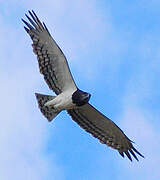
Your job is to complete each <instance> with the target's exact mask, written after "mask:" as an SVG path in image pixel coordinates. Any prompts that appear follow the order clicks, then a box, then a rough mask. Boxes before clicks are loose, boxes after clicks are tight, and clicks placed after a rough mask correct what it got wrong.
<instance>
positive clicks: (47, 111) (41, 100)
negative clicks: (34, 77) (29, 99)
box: [35, 93, 61, 121]
mask: <svg viewBox="0 0 160 180" xmlns="http://www.w3.org/2000/svg"><path fill="white" fill-rule="evenodd" d="M35 96H36V98H37V101H38V107H39V109H40V111H41V113H42V114H43V115H44V116H45V117H46V118H47V120H48V121H52V120H53V118H55V117H56V116H57V115H58V114H59V113H60V112H61V111H56V110H55V109H54V108H53V107H47V106H44V104H45V103H46V102H47V101H50V100H52V99H54V98H55V97H56V96H48V95H44V94H39V93H35Z"/></svg>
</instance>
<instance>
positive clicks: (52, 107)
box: [22, 10, 144, 161]
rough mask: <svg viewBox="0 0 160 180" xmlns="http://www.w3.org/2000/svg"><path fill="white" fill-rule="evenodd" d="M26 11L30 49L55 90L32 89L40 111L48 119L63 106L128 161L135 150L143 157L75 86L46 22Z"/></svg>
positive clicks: (63, 56)
mask: <svg viewBox="0 0 160 180" xmlns="http://www.w3.org/2000/svg"><path fill="white" fill-rule="evenodd" d="M28 12H29V15H30V16H28V15H27V14H26V17H27V19H28V20H29V23H28V22H27V21H25V20H23V19H22V21H23V22H24V23H25V25H26V26H24V29H25V30H26V32H27V33H28V34H29V36H30V37H31V39H32V41H33V44H32V47H33V52H34V53H35V54H36V55H37V60H38V64H39V70H40V73H41V74H42V75H43V77H44V80H45V81H46V83H47V84H48V86H49V88H50V89H51V90H52V91H53V92H55V94H56V96H49V95H44V94H39V93H35V95H36V98H37V101H38V106H39V109H40V111H41V112H42V114H43V115H44V116H45V117H46V118H47V120H48V121H52V120H53V118H55V117H56V116H57V115H58V114H59V113H60V112H61V111H63V110H66V111H67V112H68V114H69V115H70V116H71V117H72V119H73V120H74V121H75V122H76V123H78V125H79V126H80V127H81V128H83V129H84V130H86V131H87V132H88V133H90V134H91V135H92V136H94V137H95V138H98V139H99V141H100V142H101V143H103V144H106V145H108V146H109V147H111V148H113V149H116V150H117V151H118V152H119V153H120V155H121V156H122V157H124V155H126V156H127V157H128V158H129V159H130V160H131V161H132V156H133V157H134V158H135V159H136V160H137V161H138V158H137V154H138V155H139V156H141V157H144V156H143V155H142V154H141V153H140V152H138V151H137V150H136V149H135V147H134V146H133V142H132V141H131V140H130V139H129V138H128V137H127V136H126V135H125V134H124V132H123V131H122V130H121V129H120V128H119V127H118V126H117V125H116V124H115V123H114V122H113V121H112V120H110V119H109V118H107V117H106V116H105V115H103V114H102V113H101V112H99V111H98V110H97V109H96V108H95V107H93V106H92V105H91V104H90V103H89V100H90V97H91V94H90V93H87V92H84V91H82V90H80V89H79V88H78V87H77V86H76V84H75V82H74V79H73V77H72V74H71V72H70V69H69V66H68V63H67V59H66V57H65V55H64V54H63V52H62V50H61V49H60V48H59V46H58V45H57V43H56V42H55V40H54V39H53V38H52V36H51V34H50V32H49V30H48V29H47V27H46V25H45V23H44V22H43V23H42V22H41V21H40V20H39V18H38V17H37V15H36V14H35V12H34V11H33V10H32V11H28ZM136 153H137V154H136ZM131 155H132V156H131Z"/></svg>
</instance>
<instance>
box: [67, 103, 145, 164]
mask: <svg viewBox="0 0 160 180" xmlns="http://www.w3.org/2000/svg"><path fill="white" fill-rule="evenodd" d="M68 113H69V115H71V117H72V119H73V120H74V121H75V122H76V123H78V124H79V125H80V126H81V127H82V128H83V129H85V130H86V131H87V132H89V133H91V134H92V135H93V136H94V137H96V138H98V139H99V140H100V142H101V143H103V144H106V145H108V146H110V147H112V148H114V149H117V150H118V152H119V153H120V155H121V156H122V157H124V153H125V154H126V155H127V157H128V158H129V159H130V160H131V161H132V158H131V155H130V154H132V155H133V157H134V158H135V159H136V160H137V161H138V158H137V156H136V155H135V152H136V153H137V154H138V155H140V156H142V157H144V156H143V155H142V154H140V153H139V152H138V151H137V150H136V149H135V148H134V147H133V145H132V141H131V140H130V139H129V138H128V137H127V136H126V135H125V134H124V133H123V131H122V130H121V129H120V128H119V127H118V126H117V125H116V124H115V123H114V122H113V121H111V120H110V119H109V118H107V117H106V116H104V115H103V114H102V113H100V112H99V111H98V110H96V109H95V108H94V107H93V106H91V105H90V104H86V105H84V106H81V107H79V108H77V109H71V110H68Z"/></svg>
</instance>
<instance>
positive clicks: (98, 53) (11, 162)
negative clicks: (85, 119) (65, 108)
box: [0, 0, 160, 180]
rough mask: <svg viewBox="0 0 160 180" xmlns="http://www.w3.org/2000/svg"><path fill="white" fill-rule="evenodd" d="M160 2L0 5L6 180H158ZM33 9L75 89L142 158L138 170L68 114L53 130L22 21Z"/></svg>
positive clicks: (59, 0)
mask: <svg viewBox="0 0 160 180" xmlns="http://www.w3.org/2000/svg"><path fill="white" fill-rule="evenodd" d="M159 8H160V1H158V0H152V1H149V0H139V1H138V0H136V1H134V2H131V1H130V2H129V1H128V2H126V1H122V0H112V1H101V2H100V1H98V0H89V1H85V0H81V1H80V0H77V1H73V0H68V1H64V0H52V1H51V0H46V1H42V0H39V1H38V0H35V1H34V2H32V1H31V0H27V1H26V0H22V1H20V2H19V1H18V0H12V1H11V0H8V1H2V0H0V27H1V28H0V59H1V60H0V83H1V93H0V99H1V103H0V110H1V126H0V144H1V148H0V154H1V161H0V179H3V180H10V179H12V180H21V179H24V180H30V179H34V180H50V179H53V180H75V179H76V180H88V179H92V180H106V179H114V180H122V179H130V180H135V179H137V180H151V179H153V180H157V179H160V173H159V161H160V153H159V149H160V145H159V142H160V132H159V125H160V123H159V117H160V109H159V106H160V102H159V100H160V83H159V81H160V35H159V34H160V33H159V32H160V12H159ZM32 9H33V10H35V12H36V13H37V15H38V16H39V17H40V19H41V20H43V21H45V23H46V25H47V27H48V28H49V30H50V32H51V34H52V36H53V37H54V39H55V40H56V41H57V43H58V44H59V46H60V47H61V48H62V50H63V52H64V53H65V55H66V57H67V59H68V62H69V65H70V68H71V71H72V73H73V76H74V78H75V81H76V83H77V85H78V86H79V87H80V88H81V89H82V90H85V91H88V92H90V93H91V94H92V97H91V100H90V102H91V103H92V104H93V105H94V106H95V107H96V108H98V109H99V110H100V111H102V112H103V113H104V114H105V115H107V116H108V117H109V118H111V119H112V120H113V121H114V122H115V123H116V124H117V125H118V126H120V127H121V129H122V130H123V131H124V132H125V133H126V134H127V136H128V137H129V138H130V139H132V140H133V141H135V142H136V144H135V147H136V148H137V149H138V150H139V151H140V152H141V153H142V154H144V155H145V159H142V158H139V160H140V161H139V162H136V161H133V162H132V163H131V162H130V161H129V160H128V159H127V158H124V159H123V158H121V156H120V155H119V154H118V153H117V151H115V150H112V149H110V148H108V147H107V146H105V145H102V144H100V143H99V141H98V140H97V139H95V138H93V137H91V136H90V135H89V134H88V133H86V132H85V131H83V130H82V129H81V128H79V127H78V125H77V124H75V123H74V122H73V121H72V120H71V118H70V117H69V116H68V115H67V114H66V113H65V112H62V113H61V114H60V115H59V116H58V117H56V119H55V120H54V121H53V122H52V123H48V122H47V121H46V119H45V118H44V117H43V116H42V115H41V113H40V111H39V109H38V108H37V103H36V100H35V97H34V93H35V92H40V93H45V94H53V93H52V92H51V91H50V90H49V89H48V87H47V85H46V84H45V82H44V80H43V77H42V76H41V75H40V73H39V70H38V65H37V60H36V57H35V55H34V54H33V53H32V48H31V40H30V38H29V36H28V35H27V34H26V32H25V31H24V30H23V24H22V22H21V18H24V14H25V13H27V10H32Z"/></svg>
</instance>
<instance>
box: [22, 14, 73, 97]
mask: <svg viewBox="0 0 160 180" xmlns="http://www.w3.org/2000/svg"><path fill="white" fill-rule="evenodd" d="M29 14H30V17H29V16H28V15H26V17H27V18H28V20H29V22H30V24H29V23H28V22H26V21H25V20H23V19H22V21H23V22H24V23H25V25H26V26H27V27H24V28H25V30H26V31H27V33H28V34H29V35H30V37H31V39H32V41H33V44H32V46H33V51H34V53H35V54H36V55H37V59H38V64H39V69H40V73H41V74H43V76H44V79H45V81H46V83H47V84H48V86H49V88H50V89H52V90H53V91H54V92H55V93H56V94H60V93H61V92H63V91H65V90H67V89H69V88H70V89H76V85H75V83H74V80H73V78H72V75H71V72H70V70H69V66H68V63H67V60H66V58H65V56H64V54H63V52H62V50H61V49H60V48H59V47H58V45H57V44H56V42H55V41H54V39H53V38H52V37H51V35H50V33H49V31H48V29H47V27H46V25H45V24H44V23H43V24H42V23H41V21H40V20H39V19H38V17H37V16H36V14H35V13H34V11H32V12H31V11H29Z"/></svg>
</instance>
